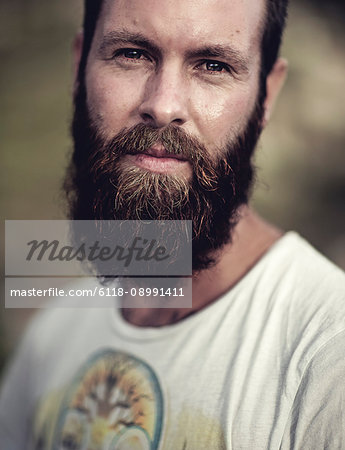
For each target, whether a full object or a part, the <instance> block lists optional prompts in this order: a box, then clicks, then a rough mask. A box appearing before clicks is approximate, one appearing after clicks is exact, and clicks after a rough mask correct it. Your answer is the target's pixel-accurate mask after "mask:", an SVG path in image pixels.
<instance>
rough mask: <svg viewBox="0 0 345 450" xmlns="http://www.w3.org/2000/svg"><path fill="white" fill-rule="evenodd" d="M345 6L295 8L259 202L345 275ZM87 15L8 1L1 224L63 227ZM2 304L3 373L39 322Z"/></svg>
mask: <svg viewBox="0 0 345 450" xmlns="http://www.w3.org/2000/svg"><path fill="white" fill-rule="evenodd" d="M143 1H144V0H143ZM343 3H344V2H340V1H335V0H333V1H328V2H324V1H321V0H320V1H315V0H314V1H311V2H307V1H306V0H305V1H302V0H295V1H293V2H292V5H291V10H290V18H289V23H288V29H287V33H286V36H285V43H284V47H283V50H282V55H283V56H286V57H287V58H288V60H289V78H288V82H287V85H286V87H285V88H284V91H283V93H282V95H281V99H280V102H279V103H278V104H277V107H276V111H275V114H274V116H273V119H272V121H271V123H270V124H269V126H268V127H267V130H266V131H265V132H264V136H263V138H262V140H261V143H260V145H259V148H258V152H257V160H256V164H257V166H258V167H259V170H258V182H257V190H256V194H255V196H254V199H253V203H254V204H255V206H256V208H257V209H258V210H259V211H260V212H261V213H262V214H263V215H264V216H265V217H266V218H267V219H269V220H271V221H273V222H274V223H276V224H277V225H279V226H281V227H282V228H284V229H294V230H297V231H298V232H299V233H301V234H302V235H303V236H304V237H306V238H307V239H308V240H309V241H311V243H312V244H313V245H314V246H316V247H317V248H318V249H319V250H321V251H322V252H323V253H325V254H326V255H327V256H328V257H329V258H330V259H331V260H333V261H334V262H336V263H337V264H338V265H340V266H341V267H343V268H345V208H344V203H345V152H344V147H345V126H344V125H345V58H344V56H345V51H344V48H345V46H344V43H345V42H344V36H345V31H344V30H345V28H344V17H345V15H344V6H343ZM81 15H82V1H81V0H49V1H47V0H1V2H0V29H1V32H0V33H1V37H0V64H1V75H0V98H1V109H0V114H1V120H0V124H1V125H0V126H1V178H0V183H1V212H2V219H59V218H60V219H61V218H64V210H63V196H62V194H61V192H60V187H61V181H62V177H63V174H64V170H65V167H66V165H67V161H68V154H69V152H70V150H71V141H70V138H69V122H70V119H71V100H70V98H71V91H72V79H73V75H72V74H73V69H72V58H71V46H72V40H73V35H74V33H75V32H76V30H77V29H78V27H79V26H80V24H81ZM3 228H4V226H3V221H2V231H3ZM1 245H2V252H1V254H2V255H3V253H4V252H3V240H2V243H1ZM1 265H2V268H3V266H4V259H3V256H2V259H1ZM1 292H2V293H3V288H2V289H1ZM2 297H3V295H2ZM3 303H4V302H3V301H2V307H1V315H0V368H1V366H2V365H3V362H4V360H5V357H6V355H8V353H9V352H10V351H11V349H12V348H13V346H14V345H15V343H16V342H17V340H18V337H19V336H20V334H21V332H22V330H23V327H24V325H25V323H26V321H27V319H28V317H29V315H30V314H31V311H28V310H25V311H24V310H5V309H4V306H3Z"/></svg>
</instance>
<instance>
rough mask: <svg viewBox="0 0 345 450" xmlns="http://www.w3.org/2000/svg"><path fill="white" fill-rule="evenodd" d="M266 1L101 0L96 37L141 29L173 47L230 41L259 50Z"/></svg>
mask: <svg viewBox="0 0 345 450" xmlns="http://www.w3.org/2000/svg"><path fill="white" fill-rule="evenodd" d="M264 15H265V0H104V4H103V8H102V11H101V15H100V17H99V21H98V24H97V28H96V39H97V38H98V39H101V38H102V36H104V35H106V34H107V33H109V32H111V31H114V30H121V29H126V30H129V31H132V32H140V33H143V34H146V35H149V37H150V38H151V39H155V40H157V41H158V42H159V43H160V45H161V46H162V47H164V46H166V47H167V48H169V49H171V50H173V49H174V48H176V49H178V48H181V47H192V46H193V45H200V44H228V43H231V44H232V45H235V46H237V47H238V49H239V50H242V51H247V52H248V53H252V52H254V51H259V48H260V40H261V39H260V38H261V30H262V23H263V20H264Z"/></svg>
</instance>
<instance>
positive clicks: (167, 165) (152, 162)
mask: <svg viewBox="0 0 345 450" xmlns="http://www.w3.org/2000/svg"><path fill="white" fill-rule="evenodd" d="M126 159H127V161H128V162H129V163H131V164H134V165H136V166H137V167H140V168H141V169H144V170H146V171H149V172H156V173H165V174H178V173H179V174H181V175H184V176H185V177H187V178H189V177H191V164H190V162H189V161H188V160H187V159H186V158H184V157H183V156H182V155H175V154H174V153H170V152H168V151H167V150H166V149H165V148H164V146H163V145H162V144H161V143H156V144H154V145H152V146H151V147H149V148H148V149H147V150H145V152H140V153H133V154H131V155H127V156H126Z"/></svg>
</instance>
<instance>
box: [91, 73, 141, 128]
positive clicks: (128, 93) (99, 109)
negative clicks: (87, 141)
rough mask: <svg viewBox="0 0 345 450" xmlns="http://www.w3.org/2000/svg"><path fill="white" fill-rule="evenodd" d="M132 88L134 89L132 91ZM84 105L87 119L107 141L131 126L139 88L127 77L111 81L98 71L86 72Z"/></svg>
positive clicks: (110, 76)
mask: <svg viewBox="0 0 345 450" xmlns="http://www.w3.org/2000/svg"><path fill="white" fill-rule="evenodd" d="M133 86H136V89H133ZM86 91H87V104H88V108H89V111H90V116H91V119H92V120H94V121H95V122H96V124H97V126H98V127H99V128H100V129H101V130H102V132H103V133H104V134H105V136H107V137H113V136H114V134H116V133H118V132H119V131H121V130H122V129H123V128H125V127H131V126H132V125H135V117H134V114H135V111H136V109H137V104H138V101H139V98H140V92H141V89H140V86H138V82H137V80H136V82H135V83H133V80H131V78H130V77H126V78H125V77H122V78H120V77H114V76H113V74H111V73H108V72H107V71H104V70H103V71H101V70H97V69H94V70H92V69H91V70H89V72H88V74H87V77H86Z"/></svg>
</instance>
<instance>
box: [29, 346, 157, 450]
mask: <svg viewBox="0 0 345 450" xmlns="http://www.w3.org/2000/svg"><path fill="white" fill-rule="evenodd" d="M58 397H59V396H58V395H55V396H54V395H52V396H50V397H49V399H48V398H47V399H46V401H45V402H43V403H41V405H40V408H39V411H38V413H39V414H38V416H37V417H36V423H35V433H34V435H35V436H34V445H33V448H34V449H35V450H43V449H44V450H71V449H73V450H124V449H133V450H146V449H147V450H155V449H158V445H159V442H160V438H161V432H162V421H163V396H162V391H161V388H160V385H159V382H158V379H157V377H156V375H155V374H154V372H153V370H152V369H151V368H150V367H149V366H148V365H147V364H146V363H145V362H143V361H141V360H139V359H138V358H136V357H134V356H131V355H128V354H126V353H122V352H118V351H114V350H107V351H102V352H99V353H97V354H96V355H94V356H93V357H92V358H90V360H89V361H88V362H87V363H86V364H85V365H84V366H83V367H82V369H81V370H80V371H79V372H78V373H77V375H76V377H75V378H74V379H73V380H72V383H71V384H70V385H69V386H68V388H67V389H66V390H64V394H63V396H62V398H61V397H60V399H61V400H60V401H57V400H58ZM57 405H58V408H57V411H55V414H54V413H53V414H52V407H54V406H55V408H56V406H57ZM55 408H54V409H55ZM48 411H49V414H47V413H48Z"/></svg>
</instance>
